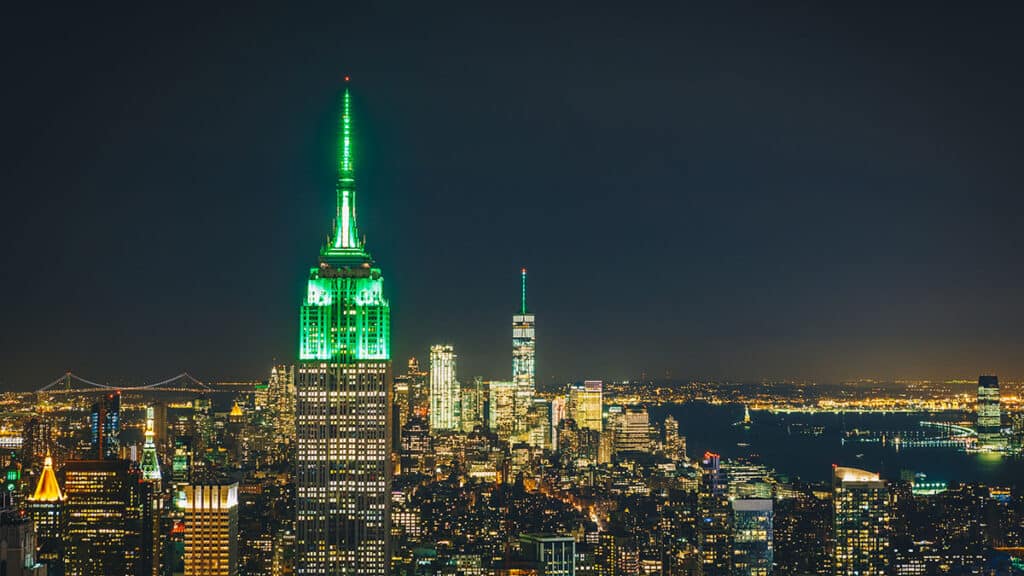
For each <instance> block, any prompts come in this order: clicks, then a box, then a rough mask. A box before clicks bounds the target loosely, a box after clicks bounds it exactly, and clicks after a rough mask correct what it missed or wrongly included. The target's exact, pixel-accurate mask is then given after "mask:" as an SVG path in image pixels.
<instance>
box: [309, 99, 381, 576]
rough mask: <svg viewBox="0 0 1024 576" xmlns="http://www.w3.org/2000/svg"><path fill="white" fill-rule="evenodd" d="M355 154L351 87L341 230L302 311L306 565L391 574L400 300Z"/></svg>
mask: <svg viewBox="0 0 1024 576" xmlns="http://www.w3.org/2000/svg"><path fill="white" fill-rule="evenodd" d="M353 156H354V155H353V142H352V116H351V95H350V92H349V90H348V87H347V86H346V87H345V91H344V96H343V101H342V114H341V137H340V142H339V146H338V179H337V187H336V193H337V213H336V218H335V222H334V231H333V233H332V235H331V236H330V238H329V240H328V242H327V244H326V245H325V246H324V247H323V248H322V249H321V250H320V258H319V263H318V265H317V266H316V267H315V268H312V269H311V270H310V273H309V279H308V284H307V290H306V298H305V302H304V303H303V305H302V309H301V314H300V331H299V332H300V341H299V365H298V371H297V374H296V406H295V412H296V438H297V447H296V448H297V450H296V499H295V500H296V501H295V508H296V528H297V538H296V541H297V546H298V550H297V554H296V556H297V558H298V565H297V573H298V574H316V575H342V574H344V575H354V574H360V575H368V576H372V575H379V574H387V572H388V563H389V560H390V558H391V554H390V551H389V534H390V529H391V528H390V498H389V495H390V491H391V475H392V468H391V459H390V448H391V427H390V424H389V420H390V418H391V350H390V342H391V336H390V331H391V317H390V313H391V308H390V305H389V304H388V301H387V300H386V299H385V298H384V280H383V276H382V274H381V270H380V269H379V268H377V267H375V266H374V262H373V259H372V258H371V257H370V255H369V254H368V253H367V252H366V249H365V246H364V244H363V241H362V239H361V238H360V237H359V232H358V229H357V225H356V187H355V173H354V169H353Z"/></svg>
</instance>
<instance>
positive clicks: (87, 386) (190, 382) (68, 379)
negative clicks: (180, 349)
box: [36, 372, 220, 394]
mask: <svg viewBox="0 0 1024 576" xmlns="http://www.w3.org/2000/svg"><path fill="white" fill-rule="evenodd" d="M219 391H220V390H218V389H217V388H214V387H212V386H210V385H209V384H206V383H205V382H203V381H201V380H198V379H196V378H194V377H193V376H192V375H191V374H189V373H188V372H182V373H181V374H178V375H177V376H173V377H171V378H168V379H166V380H161V381H159V382H154V383H152V384H143V385H141V386H111V385H109V384H100V383H99V382H93V381H92V380H86V379H85V378H82V377H81V376H78V375H77V374H73V373H71V372H66V373H65V374H64V375H63V376H61V377H60V378H57V379H56V380H54V381H53V382H50V383H49V384H47V385H46V386H43V387H42V388H40V389H38V390H36V393H37V394H97V393H106V392H169V393H191V394H205V393H208V392H219Z"/></svg>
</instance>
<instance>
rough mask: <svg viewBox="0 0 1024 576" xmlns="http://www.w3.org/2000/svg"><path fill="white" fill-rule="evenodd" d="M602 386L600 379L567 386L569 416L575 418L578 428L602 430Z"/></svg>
mask: <svg viewBox="0 0 1024 576" xmlns="http://www.w3.org/2000/svg"><path fill="white" fill-rule="evenodd" d="M603 386H604V385H603V384H602V383H601V381H600V380H587V381H585V382H583V383H582V384H579V383H577V384H572V385H570V386H569V417H570V418H572V419H573V420H576V425H577V426H579V427H580V428H589V429H590V430H597V431H598V432H601V431H603V430H604V425H603V423H602V422H603V417H604V415H603V414H602V411H603V410H604V405H603V400H602V394H603Z"/></svg>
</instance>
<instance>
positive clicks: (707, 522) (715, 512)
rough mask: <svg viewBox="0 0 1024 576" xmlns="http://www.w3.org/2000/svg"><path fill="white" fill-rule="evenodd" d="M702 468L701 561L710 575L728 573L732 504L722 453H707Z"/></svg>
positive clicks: (729, 569) (698, 508)
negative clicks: (722, 463)
mask: <svg viewBox="0 0 1024 576" xmlns="http://www.w3.org/2000/svg"><path fill="white" fill-rule="evenodd" d="M701 469H702V474H701V480H700V490H699V491H698V495H697V513H698V518H699V523H698V528H699V534H698V537H699V540H698V542H699V544H700V556H701V564H702V567H703V571H704V574H706V575H708V576H726V575H728V574H730V573H731V571H732V553H733V551H732V506H731V505H730V504H729V497H728V486H727V482H726V479H725V473H724V471H723V470H722V468H721V456H719V455H718V454H715V453H714V452H705V453H704V458H703V459H702V460H701Z"/></svg>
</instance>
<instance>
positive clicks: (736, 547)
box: [732, 498, 773, 576]
mask: <svg viewBox="0 0 1024 576" xmlns="http://www.w3.org/2000/svg"><path fill="white" fill-rule="evenodd" d="M732 514H733V524H732V525H733V558H732V570H733V572H732V573H733V574H734V575H737V576H768V575H769V574H771V573H772V549H773V544H772V518H773V513H772V500H771V499H760V498H752V499H737V500H733V501H732Z"/></svg>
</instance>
